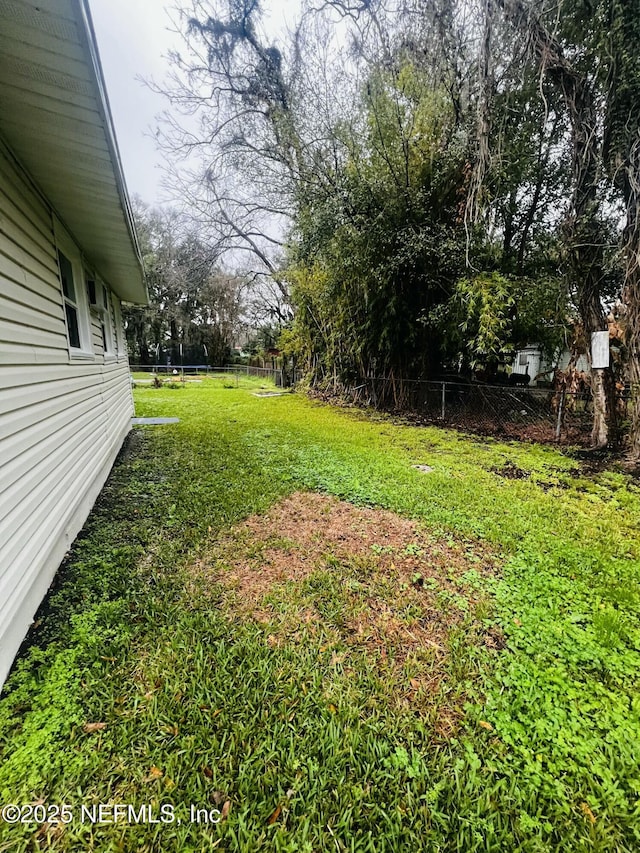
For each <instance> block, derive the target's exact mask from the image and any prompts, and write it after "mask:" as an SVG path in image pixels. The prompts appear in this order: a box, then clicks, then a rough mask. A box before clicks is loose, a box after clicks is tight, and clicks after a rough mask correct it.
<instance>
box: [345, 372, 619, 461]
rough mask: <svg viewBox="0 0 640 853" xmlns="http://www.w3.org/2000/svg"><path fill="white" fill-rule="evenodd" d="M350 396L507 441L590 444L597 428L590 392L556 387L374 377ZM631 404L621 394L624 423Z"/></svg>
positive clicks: (365, 403) (359, 402)
mask: <svg viewBox="0 0 640 853" xmlns="http://www.w3.org/2000/svg"><path fill="white" fill-rule="evenodd" d="M346 396H347V398H348V399H349V400H350V401H351V402H353V403H354V404H356V405H364V406H373V407H374V408H378V409H385V410H388V411H394V412H401V413H403V414H411V415H414V416H417V417H419V418H420V420H422V421H424V422H426V423H437V424H445V425H447V426H452V427H457V428H459V429H462V430H465V431H468V432H477V433H481V434H485V435H499V436H503V437H506V438H515V439H529V440H533V441H556V442H560V443H564V444H578V445H588V444H589V442H590V435H591V428H592V424H593V404H592V399H591V392H590V391H589V390H586V391H582V392H580V393H571V392H567V391H564V390H559V391H556V390H554V389H553V388H531V387H525V388H520V387H511V386H505V385H483V384H480V383H471V382H470V383H460V382H427V381H421V380H414V381H406V380H404V381H402V382H397V381H394V380H391V379H380V378H375V379H368V380H366V381H364V382H362V383H361V384H360V385H356V386H354V387H352V388H351V389H348V391H347V394H346ZM627 404H628V400H627V395H626V394H620V395H619V399H618V413H619V416H620V418H621V420H623V419H624V418H625V416H626V409H627Z"/></svg>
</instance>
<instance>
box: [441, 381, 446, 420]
mask: <svg viewBox="0 0 640 853" xmlns="http://www.w3.org/2000/svg"><path fill="white" fill-rule="evenodd" d="M446 387H447V386H446V383H445V382H443V383H442V415H441V417H442V420H444V416H445V396H446V391H445V389H446Z"/></svg>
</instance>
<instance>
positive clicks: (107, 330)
mask: <svg viewBox="0 0 640 853" xmlns="http://www.w3.org/2000/svg"><path fill="white" fill-rule="evenodd" d="M87 294H88V296H89V307H90V308H91V310H92V311H93V312H94V313H95V314H96V315H97V318H98V322H99V323H100V332H101V335H102V351H103V353H104V354H105V355H114V354H115V352H114V343H113V324H112V320H111V298H110V295H109V291H108V290H107V288H106V287H105V285H104V284H102V283H101V282H99V281H95V280H94V279H87Z"/></svg>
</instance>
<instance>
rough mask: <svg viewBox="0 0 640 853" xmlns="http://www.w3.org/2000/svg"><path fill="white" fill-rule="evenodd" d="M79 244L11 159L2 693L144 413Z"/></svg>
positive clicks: (3, 411)
mask: <svg viewBox="0 0 640 853" xmlns="http://www.w3.org/2000/svg"><path fill="white" fill-rule="evenodd" d="M69 240H70V238H65V242H61V241H60V234H59V229H58V226H57V225H56V227H55V234H54V218H53V215H52V211H51V210H50V209H49V207H48V205H47V204H46V203H45V202H44V201H43V200H42V199H41V198H40V196H39V195H38V194H37V192H36V191H35V190H34V189H33V188H32V186H31V185H30V183H29V181H28V179H26V178H25V177H24V176H23V175H22V173H21V172H20V170H19V168H18V167H17V166H16V165H15V163H14V162H13V161H12V159H11V157H10V155H8V154H7V153H5V152H4V150H3V149H2V147H0V684H1V683H2V681H3V680H4V678H5V676H6V674H7V671H8V669H9V667H10V665H11V662H12V660H13V656H14V655H15V652H16V651H17V649H18V647H19V645H20V643H21V641H22V639H23V638H24V635H25V633H26V631H27V629H28V627H29V624H30V622H31V620H32V619H33V615H34V613H35V611H36V609H37V607H38V605H39V604H40V602H41V600H42V598H43V596H44V594H45V593H46V591H47V589H48V587H49V585H50V583H51V580H52V579H53V576H54V574H55V572H56V569H57V567H58V565H59V563H60V561H61V559H62V558H63V556H64V554H65V552H66V551H67V550H68V548H69V546H70V545H71V543H72V542H73V539H74V538H75V536H76V535H77V533H78V532H79V530H80V528H81V526H82V524H83V523H84V521H85V519H86V517H87V515H88V513H89V511H90V509H91V507H92V505H93V502H94V501H95V499H96V497H97V495H98V493H99V491H100V489H101V488H102V485H103V484H104V481H105V479H106V477H107V475H108V473H109V471H110V469H111V466H112V464H113V461H114V459H115V457H116V455H117V453H118V450H119V449H120V447H121V445H122V441H123V439H124V437H125V435H126V434H127V432H128V430H129V426H130V418H131V415H132V413H133V405H132V398H131V383H130V378H129V366H128V362H127V360H126V358H115V346H114V351H113V353H112V355H111V357H110V358H107V359H105V358H104V354H103V339H102V329H101V321H100V317H99V316H98V315H97V314H95V312H89V310H88V301H87V295H86V284H85V268H84V266H83V265H82V263H81V255H80V250H79V248H78V247H77V246H75V245H71V246H70V245H69V242H68V241H69ZM58 248H60V249H61V250H62V251H63V252H64V253H65V255H67V253H68V252H70V253H71V255H72V257H70V260H71V261H72V263H74V272H75V267H77V269H78V271H79V273H78V276H74V283H75V288H76V298H77V300H78V308H79V311H80V310H84V311H85V315H84V322H85V323H86V325H85V327H84V332H83V334H84V335H85V338H83V340H82V351H81V352H80V351H78V352H79V353H80V354H81V355H82V356H83V357H82V358H78V357H76V353H75V349H74V348H71V349H70V347H69V341H68V337H67V321H66V318H65V299H64V296H63V291H62V284H61V281H60V277H59V267H58V256H57V250H58ZM67 256H69V255H67ZM83 300H84V303H83Z"/></svg>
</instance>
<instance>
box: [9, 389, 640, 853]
mask: <svg viewBox="0 0 640 853" xmlns="http://www.w3.org/2000/svg"><path fill="white" fill-rule="evenodd" d="M260 384H261V383H260V382H258V381H249V380H247V379H246V378H245V379H244V380H243V381H241V382H240V383H239V385H238V387H235V385H234V383H232V382H229V381H227V382H226V383H225V382H224V381H223V380H215V381H214V380H205V381H204V382H203V383H202V384H193V385H188V386H187V387H186V388H182V387H180V388H176V389H172V388H166V387H165V388H161V389H156V388H152V387H140V388H137V389H136V391H135V395H136V405H137V411H136V414H137V415H139V416H169V417H170V416H177V417H179V418H180V419H181V421H180V423H179V424H177V425H175V426H165V427H148V428H143V429H138V430H136V431H135V433H134V435H133V436H132V440H131V441H130V443H129V445H128V449H127V451H126V453H124V454H123V456H122V457H121V459H120V460H119V461H118V463H117V464H116V467H115V469H114V471H113V474H112V476H111V478H110V480H109V483H108V484H107V487H106V488H105V490H104V492H103V495H102V497H101V499H100V501H99V503H98V505H97V507H96V509H95V510H94V512H93V513H92V515H91V517H90V519H89V521H88V522H87V525H86V526H85V529H84V531H83V533H82V535H81V537H80V538H79V540H78V541H77V542H76V544H75V545H74V548H73V551H72V553H71V555H70V558H69V560H68V561H67V562H66V564H65V566H64V567H63V569H62V571H61V573H60V575H59V578H58V581H57V584H56V588H55V589H54V591H53V592H52V594H51V595H50V597H49V599H48V602H47V607H46V611H45V612H44V613H43V614H41V615H42V618H41V619H40V621H39V624H38V627H37V629H36V631H35V634H34V644H33V645H32V646H31V647H30V649H29V650H28V651H26V652H25V653H24V654H23V656H22V658H21V660H20V661H19V663H18V665H17V666H16V668H15V669H14V672H13V675H12V676H11V678H10V680H9V682H8V683H7V685H6V686H5V691H4V693H3V694H2V700H1V701H0V755H1V757H2V766H1V768H0V795H1V799H2V801H3V802H4V803H5V804H6V803H14V802H16V803H39V802H43V803H44V804H45V806H49V805H51V804H63V803H66V804H69V805H70V807H71V815H72V818H73V819H72V820H71V821H70V822H69V823H66V824H64V825H55V824H49V825H47V824H46V823H45V824H44V825H43V824H42V822H39V823H32V824H27V825H25V826H21V827H18V826H7V825H3V824H2V823H0V850H1V851H11V853H14V852H15V853H19V851H32V850H41V849H45V850H46V849H52V850H73V851H85V850H95V851H110V853H111V851H123V853H130V851H139V853H142V851H159V852H160V851H163V853H164V851H169V853H173V851H176V853H178V851H180V853H182V851H208V850H222V851H247V853H253V851H260V850H269V851H271V850H273V851H291V853H304V851H308V853H315V851H327V853H329V851H358V853H360V851H372V853H373V851H375V853H380V852H381V851H388V852H389V853H392V851H393V852H394V853H395V851H407V853H415V851H461V853H466V851H501V853H502V851H532V852H533V851H558V850H562V851H565V850H566V851H607V853H609V851H637V850H639V849H640V805H639V803H640V799H639V798H640V720H639V717H640V698H639V697H640V691H639V687H638V673H639V672H640V631H639V620H638V612H639V611H638V607H639V604H640V562H639V556H640V532H639V531H638V517H639V512H638V511H639V509H640V489H639V488H638V485H637V482H635V481H632V480H630V479H629V478H628V477H627V476H626V475H624V474H623V473H620V472H618V471H615V470H608V471H603V472H601V473H597V474H586V473H584V472H581V470H580V468H579V465H578V463H577V462H575V461H573V460H572V459H570V458H568V457H567V456H565V455H562V454H560V453H558V452H556V451H555V450H553V449H550V448H545V447H541V446H529V445H518V444H516V443H500V442H498V441H494V440H491V439H486V440H485V439H479V438H477V437H468V436H464V435H461V434H459V433H455V432H452V431H447V430H439V429H436V428H417V427H412V426H403V425H397V424H394V423H393V422H392V420H390V419H388V418H386V417H382V416H380V415H367V414H364V413H360V412H358V411H355V410H337V409H334V408H331V407H329V406H325V405H320V404H318V403H315V402H312V401H310V400H308V399H306V398H304V397H303V396H301V395H288V394H287V395H282V396H274V397H258V396H255V392H256V391H259V389H260ZM225 385H227V386H232V387H225ZM414 465H426V466H429V468H430V469H431V470H430V471H428V472H423V471H420V470H418V469H417V468H414V467H412V466H414ZM300 493H303V494H302V495H301V494H300ZM305 493H317V494H319V495H323V496H324V497H322V498H320V497H313V495H312V496H311V497H309V496H308V495H306V496H305ZM296 502H298V503H296ZM298 504H299V505H300V506H301V507H302V506H303V505H304V507H306V509H305V512H307V510H308V512H309V513H311V515H310V516H309V517H308V518H307V520H306V521H305V523H304V524H305V526H304V535H303V533H302V532H300V531H302V529H303V525H302V521H301V518H302V515H298V513H297V511H296V509H295V507H296V506H297V505H298ZM300 512H302V510H301V511H300ZM313 513H315V515H313ZM262 516H264V518H262ZM305 518H306V516H305ZM336 519H342V522H341V523H342V524H343V526H344V529H345V530H347V528H348V537H351V539H352V540H353V542H351V543H350V541H346V542H345V541H343V537H342V533H341V530H340V526H339V524H337V522H336ZM298 522H300V523H299V524H298ZM314 525H315V526H314ZM367 525H368V527H367ZM365 527H366V530H367V531H368V532H367V536H368V537H369V538H368V539H367V538H362V537H363V536H364V534H363V533H362V530H363V529H364V528H365ZM348 537H347V539H348ZM358 537H360V538H358ZM403 537H404V538H403ZM354 543H355V544H354ZM349 549H351V550H349ZM285 563H286V564H287V565H290V566H295V567H296V569H295V571H293V569H292V570H291V576H286V577H285V576H284V575H282V576H278V575H277V572H276V573H275V574H274V577H273V578H271V577H270V576H269V575H268V573H265V572H266V569H265V572H263V571H262V569H263V567H265V566H269V567H271V568H272V569H273V567H278V566H281V564H282V565H283V564H285ZM270 570H271V569H270ZM274 572H275V569H274ZM285 574H286V573H285ZM252 578H254V579H255V585H253V584H252ZM98 803H107V804H113V803H130V804H133V805H134V806H135V807H136V808H140V807H141V806H143V805H148V806H149V808H150V810H151V813H152V814H153V816H154V817H155V818H156V819H160V817H159V816H160V814H161V809H162V807H163V806H164V807H165V808H166V807H167V806H168V807H169V809H168V811H165V812H164V813H162V814H163V815H164V817H165V818H168V816H171V817H173V818H174V819H173V820H172V821H171V822H166V823H145V824H135V823H133V822H129V823H126V822H117V823H110V822H105V823H103V824H94V823H91V822H90V820H89V819H88V818H87V816H86V815H85V820H84V822H83V820H82V819H81V817H82V815H81V806H85V807H87V808H90V807H92V806H93V805H95V804H98ZM190 804H194V806H196V807H197V808H200V809H207V810H217V812H216V811H212V816H213V817H216V816H217V814H220V816H221V817H222V818H223V819H222V820H220V822H219V823H218V824H216V825H213V824H212V825H208V826H207V825H205V824H203V823H202V822H201V823H197V822H192V821H191V819H190V818H191V817H192V815H191V814H190V811H189V808H190ZM110 814H111V813H107V817H108V818H109V815H110Z"/></svg>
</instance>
